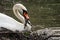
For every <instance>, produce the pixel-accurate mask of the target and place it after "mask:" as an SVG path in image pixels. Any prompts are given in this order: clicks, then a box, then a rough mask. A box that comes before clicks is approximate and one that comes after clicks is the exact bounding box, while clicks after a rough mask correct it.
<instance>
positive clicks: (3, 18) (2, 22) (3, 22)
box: [0, 4, 31, 32]
mask: <svg viewBox="0 0 60 40" xmlns="http://www.w3.org/2000/svg"><path fill="white" fill-rule="evenodd" d="M21 5H22V4H16V5H14V7H13V12H14V14H15V16H16V17H17V18H18V19H19V20H20V21H21V22H22V23H20V22H18V21H16V20H15V19H13V18H12V17H9V16H7V15H5V14H2V13H0V27H3V28H6V29H9V30H11V31H16V30H17V31H19V32H21V31H24V30H25V29H24V23H25V21H24V20H25V19H24V17H23V16H22V15H21V14H20V13H19V12H18V10H19V11H20V12H22V8H23V9H25V10H26V8H24V6H23V5H22V8H21ZM27 30H31V26H30V25H29V24H27Z"/></svg>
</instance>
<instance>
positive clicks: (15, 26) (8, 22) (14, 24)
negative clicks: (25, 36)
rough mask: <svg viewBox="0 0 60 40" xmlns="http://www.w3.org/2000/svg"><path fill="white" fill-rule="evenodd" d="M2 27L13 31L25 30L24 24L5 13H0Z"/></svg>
mask: <svg viewBox="0 0 60 40" xmlns="http://www.w3.org/2000/svg"><path fill="white" fill-rule="evenodd" d="M0 27H4V28H7V29H9V30H12V31H16V30H18V31H22V30H24V26H23V24H21V23H19V22H18V21H16V20H15V19H13V18H12V17H9V16H7V15H5V14H2V13H0Z"/></svg>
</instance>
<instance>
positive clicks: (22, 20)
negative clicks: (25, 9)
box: [13, 5, 31, 30]
mask: <svg viewBox="0 0 60 40" xmlns="http://www.w3.org/2000/svg"><path fill="white" fill-rule="evenodd" d="M19 10H20V11H21V10H22V9H21V8H20V5H15V6H14V7H13V12H14V14H15V16H16V17H17V18H18V19H19V20H20V21H21V22H22V24H25V18H24V17H23V16H22V15H21V13H20V12H19ZM27 30H31V26H30V25H29V24H27Z"/></svg>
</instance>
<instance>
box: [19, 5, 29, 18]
mask: <svg viewBox="0 0 60 40" xmlns="http://www.w3.org/2000/svg"><path fill="white" fill-rule="evenodd" d="M18 5H19V7H18V9H19V12H20V13H21V14H22V15H23V17H24V18H25V19H29V16H28V12H27V9H26V7H25V6H24V5H23V4H18Z"/></svg>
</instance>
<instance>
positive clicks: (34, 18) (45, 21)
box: [0, 0, 60, 27]
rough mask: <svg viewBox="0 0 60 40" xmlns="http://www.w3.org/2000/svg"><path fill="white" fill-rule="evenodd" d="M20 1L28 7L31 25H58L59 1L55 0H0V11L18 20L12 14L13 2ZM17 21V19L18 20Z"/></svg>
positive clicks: (59, 20)
mask: <svg viewBox="0 0 60 40" xmlns="http://www.w3.org/2000/svg"><path fill="white" fill-rule="evenodd" d="M13 2H14V3H17V2H19V3H22V4H24V5H25V6H26V8H27V9H28V13H29V16H30V21H31V22H32V24H33V25H40V26H43V27H60V1H59V0H58V1H56V0H53V1H52V0H50V1H48V0H46V1H45V0H14V1H13V0H0V12H2V13H5V14H7V15H8V16H11V17H13V18H14V19H16V20H18V19H17V18H16V17H15V15H14V14H13V11H12V7H13V5H14V3H13ZM18 21H19V20H18Z"/></svg>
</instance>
